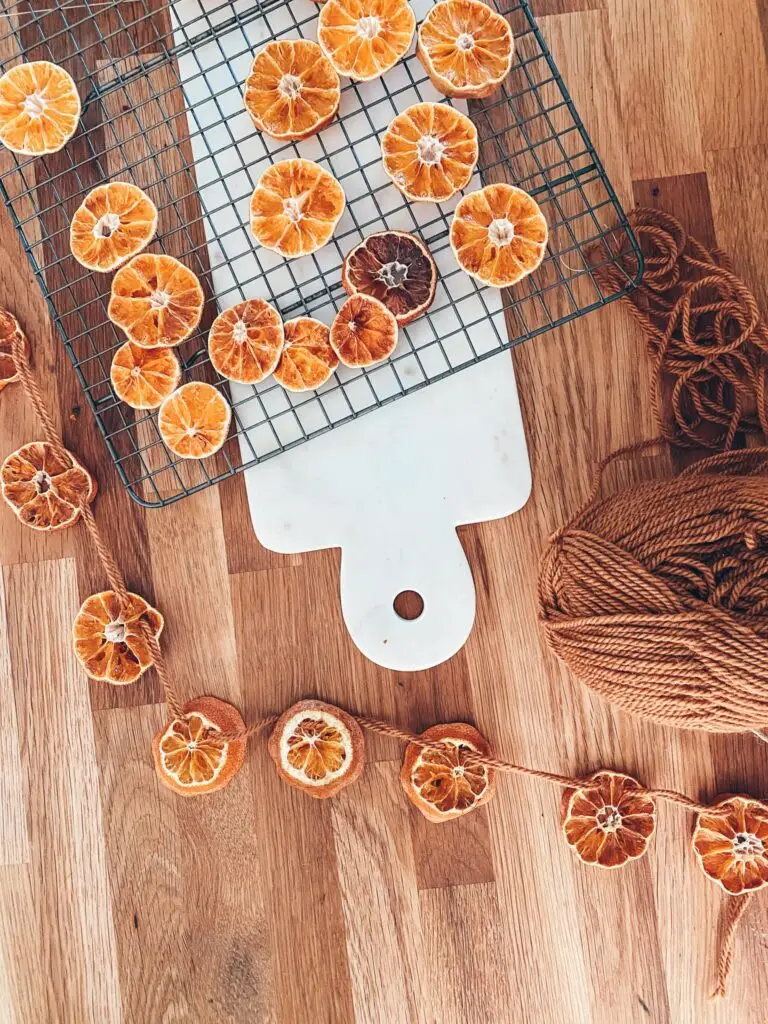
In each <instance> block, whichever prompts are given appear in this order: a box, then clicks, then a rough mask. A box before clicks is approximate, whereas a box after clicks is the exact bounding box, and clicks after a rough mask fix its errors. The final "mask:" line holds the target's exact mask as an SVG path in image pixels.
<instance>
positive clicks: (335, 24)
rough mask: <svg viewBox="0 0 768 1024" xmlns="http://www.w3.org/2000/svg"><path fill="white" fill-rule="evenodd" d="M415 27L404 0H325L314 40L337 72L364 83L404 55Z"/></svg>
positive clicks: (414, 18) (411, 13) (413, 17)
mask: <svg viewBox="0 0 768 1024" xmlns="http://www.w3.org/2000/svg"><path fill="white" fill-rule="evenodd" d="M415 27H416V17H415V15H414V13H413V11H412V10H411V8H410V6H409V4H408V3H407V0H327V3H325V4H324V5H323V7H322V8H321V10H320V17H319V18H318V22H317V40H318V42H319V43H320V46H321V47H322V50H323V53H325V55H326V56H327V57H328V59H329V60H330V62H331V63H332V64H333V66H334V67H335V68H336V70H337V71H338V73H339V74H340V75H346V76H347V78H354V79H356V80H357V81H359V82H367V81H369V80H370V79H372V78H378V77H379V76H380V75H383V74H384V72H385V71H388V70H389V68H391V67H394V65H395V64H397V62H398V61H399V60H400V59H401V58H402V57H404V56H405V54H406V53H407V51H408V47H409V46H410V45H411V40H412V39H413V31H414V29H415Z"/></svg>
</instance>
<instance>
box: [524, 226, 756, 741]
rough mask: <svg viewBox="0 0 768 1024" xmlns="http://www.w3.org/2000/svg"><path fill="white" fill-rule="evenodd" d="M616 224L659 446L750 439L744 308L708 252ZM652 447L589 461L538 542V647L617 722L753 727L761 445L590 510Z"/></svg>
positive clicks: (752, 331)
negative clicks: (629, 459)
mask: <svg viewBox="0 0 768 1024" xmlns="http://www.w3.org/2000/svg"><path fill="white" fill-rule="evenodd" d="M631 219H632V221H633V227H634V228H635V231H636V233H637V236H638V238H639V240H640V243H641V247H642V249H643V252H644V255H645V257H646V273H645V277H644V279H643V282H642V284H641V286H640V288H639V289H638V290H637V291H636V292H634V293H633V294H632V295H631V296H630V297H628V299H627V306H628V308H629V309H630V311H631V312H632V313H633V315H634V316H635V318H636V319H637V320H638V322H639V323H640V324H641V325H642V327H643V329H644V331H645V332H646V334H647V337H648V346H649V352H650V355H651V360H652V366H653V398H654V404H655V409H656V414H657V418H658V419H659V423H660V428H661V430H662V438H661V439H659V441H663V440H666V441H668V442H669V443H671V444H675V445H683V446H704V447H709V448H713V447H722V448H725V449H729V448H730V447H731V446H732V445H733V444H734V442H735V441H736V439H737V437H738V436H739V435H751V434H757V433H760V432H763V433H765V428H766V426H768V419H766V400H765V386H766V377H765V372H766V370H765V366H764V365H763V360H764V350H765V349H766V348H768V328H766V324H765V323H764V321H763V320H762V319H761V317H760V314H759V311H758V308H757V304H756V302H755V299H754V297H753V296H752V295H751V293H750V292H749V290H748V289H747V288H746V286H745V285H744V283H743V282H741V281H740V280H739V279H738V278H737V277H735V276H734V274H733V272H732V270H731V269H730V262H729V260H728V259H727V257H726V256H724V254H722V253H719V252H709V251H708V250H706V249H705V248H704V247H703V246H702V245H701V244H700V243H699V242H697V241H696V240H695V239H691V238H690V237H689V236H687V235H686V233H685V231H684V230H683V228H682V226H681V225H680V224H679V223H678V222H677V221H676V220H675V219H674V218H672V217H670V216H668V215H667V214H663V213H660V212H659V211H656V210H638V211H635V213H634V214H633V215H632V218H631ZM624 257H625V259H626V260H627V261H628V264H629V263H630V262H631V259H632V257H631V255H630V254H624ZM601 273H602V274H603V277H604V278H605V277H606V276H608V277H610V276H611V275H613V274H615V273H618V272H617V271H616V270H615V268H610V269H609V270H608V271H606V270H605V268H602V270H601ZM666 394H668V395H669V396H670V400H669V403H668V404H666V405H665V403H664V401H663V398H664V395H666ZM667 411H668V412H669V414H670V415H671V420H670V419H668V417H667ZM659 441H655V442H646V443H644V444H641V445H637V446H632V447H630V448H628V449H622V450H621V451H619V452H616V453H614V455H613V456H611V457H609V459H607V460H605V462H604V463H602V464H601V466H600V467H599V468H598V474H597V479H596V483H595V487H594V490H593V494H592V497H591V499H590V501H589V503H588V505H587V507H586V508H584V509H582V510H581V511H580V512H579V513H578V514H577V515H576V516H575V517H574V518H573V519H572V520H571V522H569V523H568V524H567V525H566V526H564V527H563V528H562V529H561V530H559V531H558V532H557V533H556V534H555V536H554V537H553V539H552V541H551V543H550V545H549V547H548V548H547V550H546V551H545V553H544V556H543V559H542V562H541V568H540V577H539V613H540V619H541V622H542V625H543V629H544V632H545V635H546V637H547V640H548V641H549V644H550V646H551V647H552V649H553V650H554V651H555V652H556V653H557V654H558V655H559V656H560V657H561V658H562V659H563V661H565V662H566V664H567V665H568V666H569V668H570V669H571V670H572V671H573V673H574V674H575V675H576V677H577V678H578V679H580V680H581V681H582V682H583V683H585V684H586V685H587V686H589V687H591V688H592V689H594V690H596V691H597V692H598V693H600V694H601V695H602V696H603V697H605V698H606V699H607V700H609V701H610V702H612V703H613V704H616V705H618V706H619V707H621V708H623V709H624V710H626V711H629V712H631V713H633V714H636V715H640V716H641V717H643V718H649V719H653V720H655V721H657V722H661V723H663V724H665V725H672V726H678V727H681V728H689V729H704V730H709V731H712V732H742V731H746V730H749V729H758V728H760V727H761V726H764V725H765V724H766V722H768V448H747V449H740V450H736V451H725V452H723V453H721V454H719V455H714V456H711V457H709V458H707V459H704V460H703V461H701V462H699V463H697V464H695V465H694V466H692V467H690V468H689V469H688V470H686V471H685V472H683V473H681V474H680V475H679V476H678V477H676V478H674V479H671V480H661V481H657V482H652V483H644V484H641V485H639V486H636V487H631V488H629V489H627V490H624V491H622V492H620V493H618V494H615V495H612V496H610V497H606V498H604V499H602V500H598V495H599V491H600V483H601V477H602V471H603V470H604V468H605V465H606V464H607V463H608V462H610V461H611V460H612V459H614V458H618V457H620V456H622V455H625V454H628V453H630V452H633V451H636V450H638V449H640V448H643V447H648V446H650V445H652V444H658V443H659Z"/></svg>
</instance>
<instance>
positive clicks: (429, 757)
mask: <svg viewBox="0 0 768 1024" xmlns="http://www.w3.org/2000/svg"><path fill="white" fill-rule="evenodd" d="M419 739H420V740H423V741H426V742H427V743H428V745H427V746H422V745H421V744H418V743H409V744H408V746H407V747H406V750H405V756H404V757H403V765H402V768H401V770H400V783H401V785H402V787H403V789H404V790H405V794H406V796H407V797H408V799H409V800H410V801H411V803H412V804H413V805H414V807H417V808H418V809H419V810H420V811H421V813H422V814H423V815H424V817H425V818H429V820H430V821H449V820H450V819H451V818H457V817H459V816H460V815H462V814H467V813H468V812H469V811H473V810H474V809H475V808H476V807H480V806H481V804H484V803H487V801H488V800H490V799H491V797H492V796H493V794H494V790H495V785H496V778H495V772H494V771H493V769H492V768H488V767H486V765H483V764H477V763H476V762H473V761H472V755H473V754H482V755H484V756H486V757H488V756H489V755H490V753H491V748H490V746H489V744H488V741H487V740H486V739H485V737H484V736H482V735H481V734H480V733H479V732H478V731H477V729H475V728H473V727H472V726H471V725H466V724H465V723H464V722H453V723H451V724H448V725H433V726H432V728H431V729H427V730H426V732H423V733H422V734H421V736H420V737H419Z"/></svg>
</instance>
